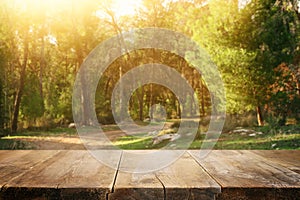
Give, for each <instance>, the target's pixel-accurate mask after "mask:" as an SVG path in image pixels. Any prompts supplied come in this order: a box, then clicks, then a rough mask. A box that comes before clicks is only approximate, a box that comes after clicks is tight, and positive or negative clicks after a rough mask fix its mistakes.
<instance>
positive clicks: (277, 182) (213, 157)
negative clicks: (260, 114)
mask: <svg viewBox="0 0 300 200" xmlns="http://www.w3.org/2000/svg"><path fill="white" fill-rule="evenodd" d="M192 154H193V152H192ZM193 155H195V156H197V153H196V152H194V154H193ZM199 162H200V163H201V165H202V166H203V167H204V168H205V169H206V170H207V172H208V173H209V174H210V175H211V176H212V177H214V179H215V180H216V181H217V182H218V183H219V184H220V185H221V186H222V193H221V194H220V195H218V199H297V198H298V197H299V196H300V190H299V189H300V175H299V174H298V173H295V172H293V171H291V170H289V169H287V168H285V167H283V166H281V165H279V164H277V163H274V162H272V161H269V160H267V159H262V158H261V157H259V156H253V153H251V152H250V151H246V150H244V151H243V150H241V151H235V150H222V151H218V150H215V151H212V152H211V153H210V154H209V156H207V157H206V158H205V159H202V160H199ZM288 191H293V193H289V192H288ZM235 197H238V198H235Z"/></svg>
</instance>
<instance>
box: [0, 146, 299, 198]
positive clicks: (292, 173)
mask: <svg viewBox="0 0 300 200" xmlns="http://www.w3.org/2000/svg"><path fill="white" fill-rule="evenodd" d="M197 156H198V154H197V151H192V150H191V151H187V152H185V153H184V155H183V156H182V157H180V158H179V159H178V160H177V161H176V162H174V163H173V164H172V165H170V166H168V167H166V168H164V169H162V170H159V171H155V172H152V173H146V174H136V173H135V174H131V173H126V172H123V171H122V170H118V169H113V168H110V167H107V166H105V165H103V164H102V163H101V162H99V161H97V160H96V159H95V158H94V157H93V156H91V155H90V153H89V152H88V151H85V150H15V151H9V150H2V151H0V185H1V191H0V199H179V200H181V199H255V200H258V199H300V151H299V150H276V151H248V150H213V151H212V152H211V153H210V154H209V155H208V156H207V157H206V158H205V159H199V158H198V157H197ZM120 160H121V154H120ZM121 168H122V165H120V166H119V169H121Z"/></svg>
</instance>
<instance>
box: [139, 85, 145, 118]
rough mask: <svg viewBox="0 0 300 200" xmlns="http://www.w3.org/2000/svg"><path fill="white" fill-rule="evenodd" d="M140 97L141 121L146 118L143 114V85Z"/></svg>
mask: <svg viewBox="0 0 300 200" xmlns="http://www.w3.org/2000/svg"><path fill="white" fill-rule="evenodd" d="M138 99H139V119H140V120H141V121H143V120H144V116H143V106H144V87H141V93H140V94H138Z"/></svg>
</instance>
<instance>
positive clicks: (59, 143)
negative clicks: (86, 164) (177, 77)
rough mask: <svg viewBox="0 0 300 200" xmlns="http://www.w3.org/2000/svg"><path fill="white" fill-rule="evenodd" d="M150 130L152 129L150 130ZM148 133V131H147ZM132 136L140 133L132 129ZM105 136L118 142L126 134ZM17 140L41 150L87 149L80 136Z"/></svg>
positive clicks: (118, 133)
mask: <svg viewBox="0 0 300 200" xmlns="http://www.w3.org/2000/svg"><path fill="white" fill-rule="evenodd" d="M170 124H171V123H166V125H165V127H164V129H166V128H169V127H170ZM152 128H153V127H152ZM149 130H150V129H149ZM146 131H147V129H146ZM131 132H132V134H135V133H138V129H132V131H131ZM105 135H106V136H107V137H108V139H109V140H110V141H116V140H117V139H118V138H119V137H122V136H125V135H126V134H125V133H124V132H122V131H120V130H112V131H105ZM15 140H19V141H23V142H26V143H28V145H29V146H31V147H33V148H34V149H39V150H82V149H86V148H85V146H84V144H83V143H82V141H81V139H80V138H79V135H74V136H66V135H63V134H61V135H59V134H58V135H57V136H47V137H45V136H41V137H24V138H22V137H20V138H16V139H15Z"/></svg>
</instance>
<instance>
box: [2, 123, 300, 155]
mask: <svg viewBox="0 0 300 200" xmlns="http://www.w3.org/2000/svg"><path fill="white" fill-rule="evenodd" d="M102 128H103V130H104V131H116V130H119V128H118V127H117V126H116V125H106V126H104V127H102ZM251 130H254V131H255V133H256V134H254V135H253V134H249V133H236V132H234V131H233V132H230V133H223V134H221V136H220V137H219V139H218V141H217V143H216V145H215V146H214V149H265V150H268V149H270V150H271V149H272V150H274V149H299V150H300V125H293V126H284V127H280V128H279V129H276V130H274V129H272V128H270V127H268V126H265V127H253V128H252V129H251ZM141 135H147V134H141ZM56 136H57V137H70V136H71V137H72V136H77V132H76V129H71V128H55V129H51V130H47V131H23V132H20V133H18V134H16V135H14V136H6V137H2V138H1V139H0V150H1V149H34V146H32V144H31V143H30V142H27V141H26V139H34V138H43V137H44V138H46V137H56ZM204 138H205V135H204V134H202V135H200V139H197V140H194V141H193V142H192V144H191V145H190V147H189V148H190V149H200V148H201V147H202V145H203V146H205V144H206V142H209V141H204ZM179 141H181V140H179ZM113 143H114V145H116V146H118V147H119V148H121V149H160V148H163V147H165V146H166V145H168V144H169V141H168V140H165V141H162V142H160V143H158V144H156V145H153V139H152V136H143V137H142V136H122V137H119V138H117V139H116V140H115V141H114V142H113ZM177 148H179V149H180V148H185V143H184V141H182V142H181V143H180V142H178V143H177Z"/></svg>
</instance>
